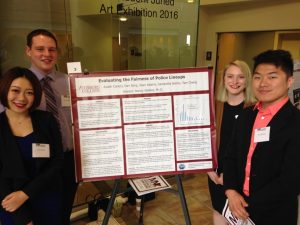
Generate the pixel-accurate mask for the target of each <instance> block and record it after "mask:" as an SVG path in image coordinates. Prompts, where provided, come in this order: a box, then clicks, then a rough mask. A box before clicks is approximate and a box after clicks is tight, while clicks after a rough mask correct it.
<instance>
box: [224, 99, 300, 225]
mask: <svg viewBox="0 0 300 225" xmlns="http://www.w3.org/2000/svg"><path fill="white" fill-rule="evenodd" d="M257 112H258V111H257V110H253V107H250V108H247V109H245V110H244V112H243V114H242V115H240V116H239V119H238V121H237V124H236V128H235V131H234V134H233V137H232V139H231V141H230V144H229V146H228V149H227V155H226V157H225V162H224V186H225V189H226V190H227V189H234V190H237V191H238V192H239V193H240V194H243V191H242V188H243V183H244V178H245V166H246V161H247V155H248V150H249V145H250V139H251V132H252V127H253V125H254V121H255V118H256V115H257ZM268 126H270V139H269V141H267V142H260V143H257V145H256V148H255V151H254V153H253V156H252V161H251V173H250V195H249V197H246V196H244V197H245V199H246V201H247V202H248V203H249V207H248V209H247V210H248V212H249V213H250V218H252V219H253V220H254V222H255V224H256V225H265V224H284V225H295V224H297V213H298V212H297V206H298V201H297V195H298V194H299V190H300V184H299V181H300V177H299V174H300V111H299V110H298V109H297V108H295V107H294V106H293V105H292V104H291V103H290V102H287V103H286V104H285V105H284V106H283V107H282V108H281V109H280V110H279V111H278V113H277V114H276V115H275V116H274V117H273V119H272V120H271V121H270V123H269V124H268Z"/></svg>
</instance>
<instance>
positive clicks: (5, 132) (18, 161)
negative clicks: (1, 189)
mask: <svg viewBox="0 0 300 225" xmlns="http://www.w3.org/2000/svg"><path fill="white" fill-rule="evenodd" d="M0 124H1V126H0V129H1V139H2V141H3V143H1V151H2V157H3V159H2V163H3V176H7V177H14V178H26V177H27V175H26V172H25V168H24V164H23V160H22V156H21V153H20V149H19V146H18V144H17V142H16V139H15V137H14V135H13V134H12V132H11V129H10V126H9V124H8V120H7V117H6V114H5V112H2V113H1V114H0Z"/></svg>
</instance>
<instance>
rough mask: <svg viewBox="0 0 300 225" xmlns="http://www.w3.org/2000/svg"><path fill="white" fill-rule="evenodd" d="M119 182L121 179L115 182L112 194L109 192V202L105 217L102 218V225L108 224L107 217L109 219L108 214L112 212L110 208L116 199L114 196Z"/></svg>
mask: <svg viewBox="0 0 300 225" xmlns="http://www.w3.org/2000/svg"><path fill="white" fill-rule="evenodd" d="M120 182H121V179H117V180H115V183H114V187H113V189H112V192H111V196H110V200H109V203H108V206H107V209H106V212H105V216H104V219H103V222H102V225H107V224H108V221H109V217H110V214H111V210H112V207H113V205H114V202H115V199H116V195H117V193H118V190H119V186H120Z"/></svg>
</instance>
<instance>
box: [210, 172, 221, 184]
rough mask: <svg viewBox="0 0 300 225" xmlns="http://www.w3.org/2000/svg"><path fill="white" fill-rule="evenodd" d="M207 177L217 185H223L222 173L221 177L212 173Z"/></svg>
mask: <svg viewBox="0 0 300 225" xmlns="http://www.w3.org/2000/svg"><path fill="white" fill-rule="evenodd" d="M207 175H208V176H209V178H210V179H211V180H212V181H213V182H214V183H215V184H221V185H223V173H221V174H220V176H219V175H218V174H217V173H216V172H214V171H211V172H207Z"/></svg>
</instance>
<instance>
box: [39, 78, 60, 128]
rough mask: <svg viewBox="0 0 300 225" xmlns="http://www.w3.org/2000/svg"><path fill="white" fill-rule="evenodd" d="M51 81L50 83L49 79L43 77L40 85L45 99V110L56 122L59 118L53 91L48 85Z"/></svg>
mask: <svg viewBox="0 0 300 225" xmlns="http://www.w3.org/2000/svg"><path fill="white" fill-rule="evenodd" d="M51 81H52V78H51V77H49V76H45V77H44V78H43V79H42V82H41V84H42V88H43V91H44V94H45V98H46V110H47V111H49V112H51V113H52V114H53V116H54V117H55V118H56V120H57V122H58V121H59V117H58V110H57V103H56V99H55V95H54V92H53V89H52V87H51V85H50V82H51Z"/></svg>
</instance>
